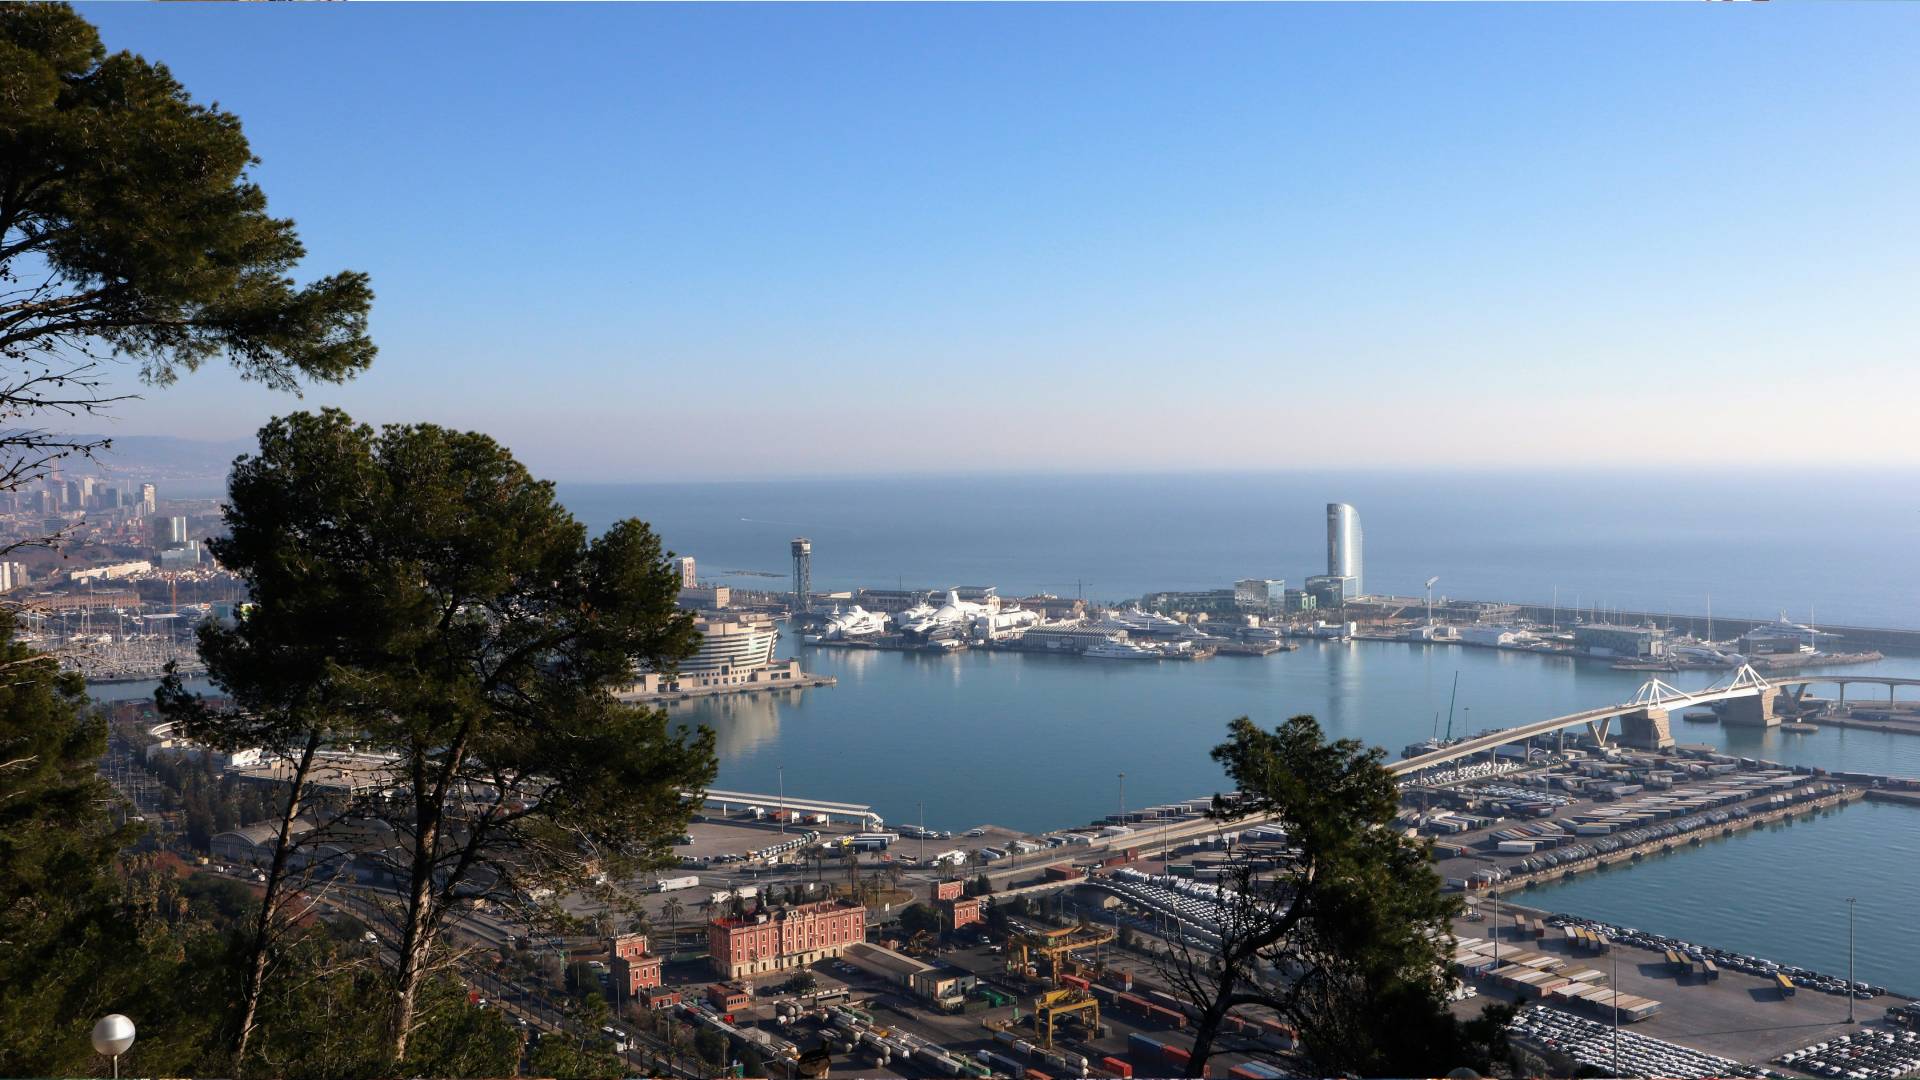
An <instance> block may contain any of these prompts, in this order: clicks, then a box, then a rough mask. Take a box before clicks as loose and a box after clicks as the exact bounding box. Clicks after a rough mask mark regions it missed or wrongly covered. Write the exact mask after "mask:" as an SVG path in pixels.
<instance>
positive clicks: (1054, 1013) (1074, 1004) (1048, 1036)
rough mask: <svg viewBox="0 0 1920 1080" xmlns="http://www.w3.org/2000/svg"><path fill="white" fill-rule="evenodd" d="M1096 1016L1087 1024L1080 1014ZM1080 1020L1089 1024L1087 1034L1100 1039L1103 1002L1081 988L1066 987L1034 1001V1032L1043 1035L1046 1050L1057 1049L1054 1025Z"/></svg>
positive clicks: (1048, 992) (1042, 1043)
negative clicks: (1054, 1040) (1069, 1020)
mask: <svg viewBox="0 0 1920 1080" xmlns="http://www.w3.org/2000/svg"><path fill="white" fill-rule="evenodd" d="M1083 1012H1091V1013H1093V1022H1092V1023H1091V1024H1087V1021H1086V1018H1085V1017H1081V1016H1079V1014H1080V1013H1083ZM1070 1018H1072V1019H1078V1020H1079V1022H1080V1023H1082V1024H1087V1031H1088V1032H1089V1033H1091V1034H1092V1035H1093V1037H1095V1038H1097V1037H1098V1036H1099V1032H1100V1000H1099V999H1098V998H1096V997H1094V996H1093V995H1092V994H1089V993H1087V992H1086V991H1084V990H1081V989H1079V988H1078V987H1071V986H1070V987H1066V988H1064V989H1061V990H1049V991H1047V992H1046V993H1044V994H1041V995H1039V996H1037V997H1035V998H1034V999H1033V1030H1034V1033H1035V1034H1037V1035H1039V1036H1040V1045H1041V1047H1042V1048H1044V1049H1047V1050H1051V1049H1053V1029H1054V1025H1055V1024H1056V1023H1058V1022H1059V1021H1061V1020H1065V1019H1070Z"/></svg>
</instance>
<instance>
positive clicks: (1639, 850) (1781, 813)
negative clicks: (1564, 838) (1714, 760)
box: [1473, 787, 1920, 896]
mask: <svg viewBox="0 0 1920 1080" xmlns="http://www.w3.org/2000/svg"><path fill="white" fill-rule="evenodd" d="M1878 794H1880V793H1879V792H1877V791H1876V792H1870V791H1867V790H1866V789H1863V788H1856V787H1849V788H1845V789H1843V790H1841V791H1838V792H1835V793H1834V794H1832V795H1823V796H1821V797H1820V798H1817V799H1809V800H1807V801H1806V802H1803V803H1795V804H1794V805H1792V806H1785V807H1781V808H1780V809H1778V810H1763V811H1761V812H1759V813H1755V814H1749V815H1747V816H1746V817H1742V818H1734V819H1732V820H1730V821H1726V822H1723V823H1721V824H1718V825H1715V826H1714V827H1712V828H1709V829H1699V830H1696V831H1694V832H1689V833H1681V834H1680V835H1678V836H1666V837H1661V838H1660V839H1658V840H1651V841H1648V842H1647V843H1645V844H1639V845H1636V846H1634V847H1630V848H1622V849H1621V850H1619V851H1609V852H1606V853H1605V854H1602V855H1596V856H1594V857H1593V858H1591V859H1582V860H1581V861H1579V862H1576V863H1566V864H1562V865H1560V866H1555V867H1552V868H1550V869H1547V870H1542V871H1539V872H1537V873H1532V874H1515V875H1513V876H1511V877H1508V878H1507V879H1505V880H1503V881H1499V882H1496V883H1494V884H1492V885H1488V886H1485V887H1484V888H1479V889H1475V890H1473V895H1475V896H1503V895H1505V894H1507V893H1511V892H1522V891H1525V890H1527V889H1530V888H1532V887H1533V886H1535V885H1539V884H1542V883H1544V882H1549V881H1560V880H1563V879H1565V878H1570V877H1577V876H1579V875H1581V874H1584V873H1587V872H1588V871H1591V870H1601V869H1605V868H1606V867H1609V866H1616V865H1618V864H1620V863H1625V862H1634V861H1636V860H1639V859H1642V858H1645V857H1646V856H1648V855H1655V854H1659V853H1660V852H1663V851H1672V850H1674V849H1676V848H1686V847H1695V846H1697V845H1699V844H1701V843H1704V842H1705V841H1707V840H1711V839H1716V838H1719V837H1727V836H1732V835H1734V834H1735V833H1739V832H1744V831H1746V830H1748V829H1751V828H1754V827H1755V826H1758V825H1770V824H1772V823H1774V822H1776V821H1787V820H1792V819H1794V818H1800V817H1810V816H1812V815H1814V814H1818V813H1823V812H1825V811H1827V810H1834V809H1838V808H1839V807H1843V806H1845V805H1847V804H1848V803H1853V802H1859V801H1860V800H1861V799H1864V798H1869V797H1872V796H1875V795H1878ZM1902 794H1910V795H1913V796H1914V798H1913V802H1915V803H1916V804H1920V793H1902Z"/></svg>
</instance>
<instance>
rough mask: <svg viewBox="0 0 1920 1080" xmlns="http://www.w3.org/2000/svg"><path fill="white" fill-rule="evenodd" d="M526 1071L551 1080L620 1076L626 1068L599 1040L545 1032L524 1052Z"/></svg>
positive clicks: (593, 1079) (583, 1079) (595, 1078)
mask: <svg viewBox="0 0 1920 1080" xmlns="http://www.w3.org/2000/svg"><path fill="white" fill-rule="evenodd" d="M528 1065H529V1066H530V1068H529V1070H528V1071H529V1073H530V1074H531V1075H533V1076H551V1077H554V1078H555V1080H598V1078H602V1077H610V1076H624V1075H626V1074H627V1072H628V1071H629V1070H628V1069H627V1068H626V1066H624V1065H622V1064H621V1063H620V1058H619V1057H618V1056H617V1055H615V1054H614V1052H613V1049H612V1047H610V1046H608V1045H606V1044H605V1043H603V1042H588V1041H586V1040H584V1039H568V1038H563V1037H561V1036H558V1035H549V1036H547V1037H546V1038H543V1039H541V1040H540V1045H539V1046H537V1047H535V1048H534V1051H533V1053H532V1054H530V1055H528Z"/></svg>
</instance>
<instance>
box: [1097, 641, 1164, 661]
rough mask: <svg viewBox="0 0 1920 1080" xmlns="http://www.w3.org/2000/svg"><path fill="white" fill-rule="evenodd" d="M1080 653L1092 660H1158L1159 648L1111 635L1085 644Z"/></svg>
mask: <svg viewBox="0 0 1920 1080" xmlns="http://www.w3.org/2000/svg"><path fill="white" fill-rule="evenodd" d="M1080 655H1082V656H1085V657H1088V658H1089V659H1093V660H1158V659H1160V650H1158V649H1156V648H1154V647H1152V646H1151V645H1140V644H1137V643H1135V642H1132V641H1128V640H1127V639H1125V638H1118V637H1111V638H1107V639H1106V640H1105V641H1099V642H1095V643H1094V644H1092V645H1089V646H1087V651H1086V652H1083V653H1081V654H1080Z"/></svg>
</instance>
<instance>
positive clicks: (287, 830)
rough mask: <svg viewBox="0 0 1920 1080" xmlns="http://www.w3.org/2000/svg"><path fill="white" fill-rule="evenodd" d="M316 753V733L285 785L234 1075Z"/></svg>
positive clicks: (244, 993)
mask: <svg viewBox="0 0 1920 1080" xmlns="http://www.w3.org/2000/svg"><path fill="white" fill-rule="evenodd" d="M319 749H320V732H319V730H318V729H314V730H312V731H310V732H309V733H308V735H307V745H306V746H305V747H304V748H303V749H302V750H301V752H300V763H299V764H298V765H296V766H294V770H293V777H292V780H291V782H290V783H289V784H288V791H287V807H286V810H285V812H283V813H282V814H281V815H280V835H279V838H278V839H277V840H276V841H275V842H274V845H273V866H272V867H271V868H270V869H269V870H268V871H267V882H266V890H265V893H264V895H263V896H262V897H261V899H260V918H259V921H258V922H256V923H255V924H254V928H253V955H252V956H251V957H249V959H248V964H247V977H246V981H245V983H244V984H243V985H242V986H241V989H240V1031H239V1033H238V1034H237V1035H236V1036H235V1038H234V1045H233V1067H234V1071H235V1072H236V1073H237V1072H241V1071H244V1069H245V1062H246V1057H247V1044H248V1043H249V1042H251V1041H252V1039H253V1028H254V1025H255V1023H256V1022H257V1019H258V1017H259V1014H260V995H261V994H262V993H263V992H265V990H266V985H267V953H268V951H269V949H270V948H271V946H272V944H273V936H274V920H275V919H276V918H277V917H278V915H279V913H280V904H281V902H282V900H283V897H282V896H281V889H282V887H283V886H284V885H285V884H286V875H287V856H288V855H289V854H290V849H291V847H292V840H293V823H294V820H295V819H296V818H298V817H299V816H300V800H301V797H302V796H303V795H304V794H305V791H306V782H307V774H308V773H309V772H310V771H312V769H313V757H314V754H315V753H317V752H318V751H319Z"/></svg>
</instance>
